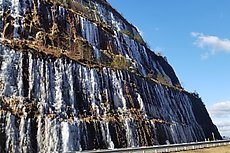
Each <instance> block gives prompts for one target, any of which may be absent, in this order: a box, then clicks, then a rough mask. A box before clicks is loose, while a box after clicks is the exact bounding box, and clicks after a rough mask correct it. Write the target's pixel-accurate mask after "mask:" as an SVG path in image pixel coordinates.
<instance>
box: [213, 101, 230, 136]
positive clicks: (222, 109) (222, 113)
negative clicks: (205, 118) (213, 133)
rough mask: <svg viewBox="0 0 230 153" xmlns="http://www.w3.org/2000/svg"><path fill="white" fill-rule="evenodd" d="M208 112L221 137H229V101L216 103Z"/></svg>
mask: <svg viewBox="0 0 230 153" xmlns="http://www.w3.org/2000/svg"><path fill="white" fill-rule="evenodd" d="M209 111H210V115H211V116H212V119H213V121H214V123H215V124H216V125H217V127H218V129H219V131H220V133H221V134H222V136H229V137H230V121H229V118H230V101H225V102H220V103H216V104H214V105H213V106H212V107H210V109H209Z"/></svg>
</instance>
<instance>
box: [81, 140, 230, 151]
mask: <svg viewBox="0 0 230 153" xmlns="http://www.w3.org/2000/svg"><path fill="white" fill-rule="evenodd" d="M224 145H230V140H217V141H205V142H192V143H182V144H170V145H157V146H146V147H138V148H120V149H111V150H110V149H107V150H93V151H83V152H85V153H86V152H87V153H111V152H122V153H161V152H176V151H185V150H194V149H202V148H209V147H216V146H224Z"/></svg>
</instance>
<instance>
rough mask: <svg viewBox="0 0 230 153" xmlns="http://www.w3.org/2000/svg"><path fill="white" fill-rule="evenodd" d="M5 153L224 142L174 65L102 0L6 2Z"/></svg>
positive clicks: (0, 118) (0, 114)
mask: <svg viewBox="0 0 230 153" xmlns="http://www.w3.org/2000/svg"><path fill="white" fill-rule="evenodd" d="M0 36H1V42H0V152H63V151H81V150H92V149H107V148H110V149H113V148H121V147H122V148H126V147H139V146H152V145H158V144H166V143H183V142H193V141H204V140H205V139H208V138H209V139H213V134H214V136H215V138H216V139H221V137H220V135H219V132H218V130H217V128H216V127H215V125H213V123H212V121H211V119H210V117H209V115H208V113H207V110H206V109H205V106H204V105H203V103H202V101H201V100H200V98H199V97H198V96H197V95H196V94H192V93H189V92H186V91H185V90H184V89H183V88H182V87H181V86H180V83H179V80H178V78H177V77H176V75H175V73H174V71H173V69H172V67H171V66H170V65H169V64H168V62H167V60H166V58H164V57H162V56H160V55H156V54H155V53H154V52H152V51H151V50H149V49H148V47H147V45H146V43H145V42H144V41H143V39H142V38H141V36H140V34H139V33H138V31H137V29H136V28H135V27H134V26H132V25H131V24H130V23H128V22H127V21H126V20H125V19H124V18H123V17H122V16H121V15H120V14H119V13H118V12H116V10H114V9H113V8H112V7H111V6H110V5H109V4H108V3H107V2H106V1H103V0H75V1H74V0H68V1H67V0H63V1H61V0H57V1H56V0H0Z"/></svg>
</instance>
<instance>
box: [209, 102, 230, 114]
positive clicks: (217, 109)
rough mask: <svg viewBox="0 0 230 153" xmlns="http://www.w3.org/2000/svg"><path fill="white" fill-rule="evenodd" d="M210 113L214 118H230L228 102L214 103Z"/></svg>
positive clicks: (229, 103) (229, 104)
mask: <svg viewBox="0 0 230 153" xmlns="http://www.w3.org/2000/svg"><path fill="white" fill-rule="evenodd" d="M210 111H211V114H212V115H213V116H214V117H221V116H230V101H226V102H220V103H216V104H214V105H213V106H212V107H211V109H210Z"/></svg>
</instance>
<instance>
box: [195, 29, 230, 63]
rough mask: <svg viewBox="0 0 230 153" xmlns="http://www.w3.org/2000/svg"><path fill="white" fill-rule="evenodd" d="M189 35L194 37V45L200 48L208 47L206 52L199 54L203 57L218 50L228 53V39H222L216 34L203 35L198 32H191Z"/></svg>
mask: <svg viewBox="0 0 230 153" xmlns="http://www.w3.org/2000/svg"><path fill="white" fill-rule="evenodd" d="M191 36H193V37H195V38H196V40H195V42H194V45H196V46H197V47H199V48H202V49H204V48H207V49H209V51H208V52H206V53H205V54H203V55H202V56H201V57H202V58H203V59H206V58H208V57H209V56H210V55H214V54H217V53H219V52H225V53H230V39H222V38H219V37H217V36H213V35H205V34H203V33H199V32H191Z"/></svg>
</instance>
